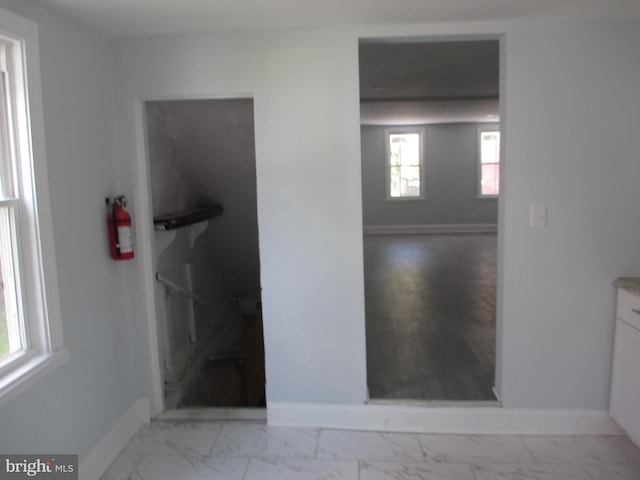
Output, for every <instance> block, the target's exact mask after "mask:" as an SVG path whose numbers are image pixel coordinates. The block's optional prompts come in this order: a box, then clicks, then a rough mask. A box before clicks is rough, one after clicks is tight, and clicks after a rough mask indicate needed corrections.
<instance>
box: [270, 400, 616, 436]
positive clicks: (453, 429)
mask: <svg viewBox="0 0 640 480" xmlns="http://www.w3.org/2000/svg"><path fill="white" fill-rule="evenodd" d="M267 423H268V424H269V425H274V426H299V427H319V428H330V429H338V430H340V429H348V430H368V431H385V432H412V433H451V434H491V435H622V434H624V432H623V431H622V429H621V428H620V427H619V426H618V424H617V423H616V422H615V421H613V420H612V419H611V417H610V416H609V413H608V412H607V411H605V410H546V409H541V410H535V409H512V408H502V407H464V406H463V407H428V406H412V405H410V406H405V405H319V404H300V403H285V402H282V403H281V402H275V403H274V402H269V405H268V408H267Z"/></svg>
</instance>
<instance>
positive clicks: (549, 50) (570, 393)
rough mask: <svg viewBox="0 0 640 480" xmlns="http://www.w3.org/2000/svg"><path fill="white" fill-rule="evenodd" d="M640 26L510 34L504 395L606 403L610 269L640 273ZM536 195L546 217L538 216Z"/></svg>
mask: <svg viewBox="0 0 640 480" xmlns="http://www.w3.org/2000/svg"><path fill="white" fill-rule="evenodd" d="M639 48H640V25H639V24H638V23H619V24H611V25H609V24H585V25H579V26H578V25H576V26H574V25H567V24H562V23H549V24H540V25H524V26H519V27H518V28H517V29H516V28H514V29H513V31H512V32H511V33H510V34H509V35H508V37H507V85H506V102H507V103H506V140H507V143H506V152H505V158H506V159H507V163H506V189H505V199H506V204H505V218H504V221H505V237H504V248H505V250H504V259H503V268H504V279H503V280H504V292H503V298H504V304H503V319H502V320H503V321H502V323H503V339H502V340H503V341H502V348H503V372H502V390H503V397H504V400H505V402H506V403H507V404H509V405H519V406H520V405H522V406H534V407H556V408H558V407H559V408H562V407H567V408H570V407H573V408H576V407H587V408H605V407H606V406H607V403H608V389H609V380H610V379H609V377H610V376H609V371H610V367H611V362H610V360H611V351H612V343H611V339H612V335H613V312H614V290H613V287H612V286H611V279H612V278H615V277H617V276H619V275H622V274H630V273H634V272H635V273H636V274H637V273H639V272H640V254H639V249H638V246H639V245H640V219H639V217H638V207H640V189H638V181H639V180H640V136H639V135H638V125H640V84H639V83H638V81H637V79H638V78H639V76H640V57H639V56H638V53H637V52H638V49H639ZM530 204H546V205H547V206H548V228H546V229H530V228H528V226H527V222H528V211H529V206H530Z"/></svg>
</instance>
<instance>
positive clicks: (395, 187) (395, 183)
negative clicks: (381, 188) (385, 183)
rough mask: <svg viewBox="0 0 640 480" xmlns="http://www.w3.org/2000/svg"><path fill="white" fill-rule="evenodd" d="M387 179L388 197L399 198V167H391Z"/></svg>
mask: <svg viewBox="0 0 640 480" xmlns="http://www.w3.org/2000/svg"><path fill="white" fill-rule="evenodd" d="M390 177H391V178H390V179H389V195H390V196H392V197H399V196H400V167H391V169H390Z"/></svg>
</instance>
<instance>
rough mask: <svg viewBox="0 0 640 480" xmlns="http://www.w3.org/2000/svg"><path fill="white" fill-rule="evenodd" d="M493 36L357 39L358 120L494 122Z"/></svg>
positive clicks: (496, 61) (496, 63)
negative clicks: (474, 38) (431, 39)
mask: <svg viewBox="0 0 640 480" xmlns="http://www.w3.org/2000/svg"><path fill="white" fill-rule="evenodd" d="M499 70H500V47H499V43H498V41H497V40H484V41H456V42H419V43H415V42H408V41H405V42H399V41H390V42H385V41H375V42H364V43H361V44H360V49H359V71H360V75H359V77H360V122H361V123H362V124H363V125H416V124H423V125H424V124H430V123H457V122H473V123H479V122H498V121H499V114H500V112H499V110H500V109H499V101H498V98H499V92H500V88H499V85H500V82H499V80H500V75H499Z"/></svg>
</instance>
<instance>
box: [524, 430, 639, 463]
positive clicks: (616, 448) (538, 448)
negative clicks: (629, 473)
mask: <svg viewBox="0 0 640 480" xmlns="http://www.w3.org/2000/svg"><path fill="white" fill-rule="evenodd" d="M523 441H524V443H525V445H526V446H527V448H528V449H529V451H530V452H531V455H532V456H533V458H534V460H535V461H536V462H539V463H568V464H584V465H588V464H616V463H638V464H640V449H639V448H638V447H636V446H635V445H634V444H633V443H631V441H630V440H629V439H628V438H627V437H625V436H622V435H617V436H593V435H581V436H562V435H561V436H524V437H523Z"/></svg>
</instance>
